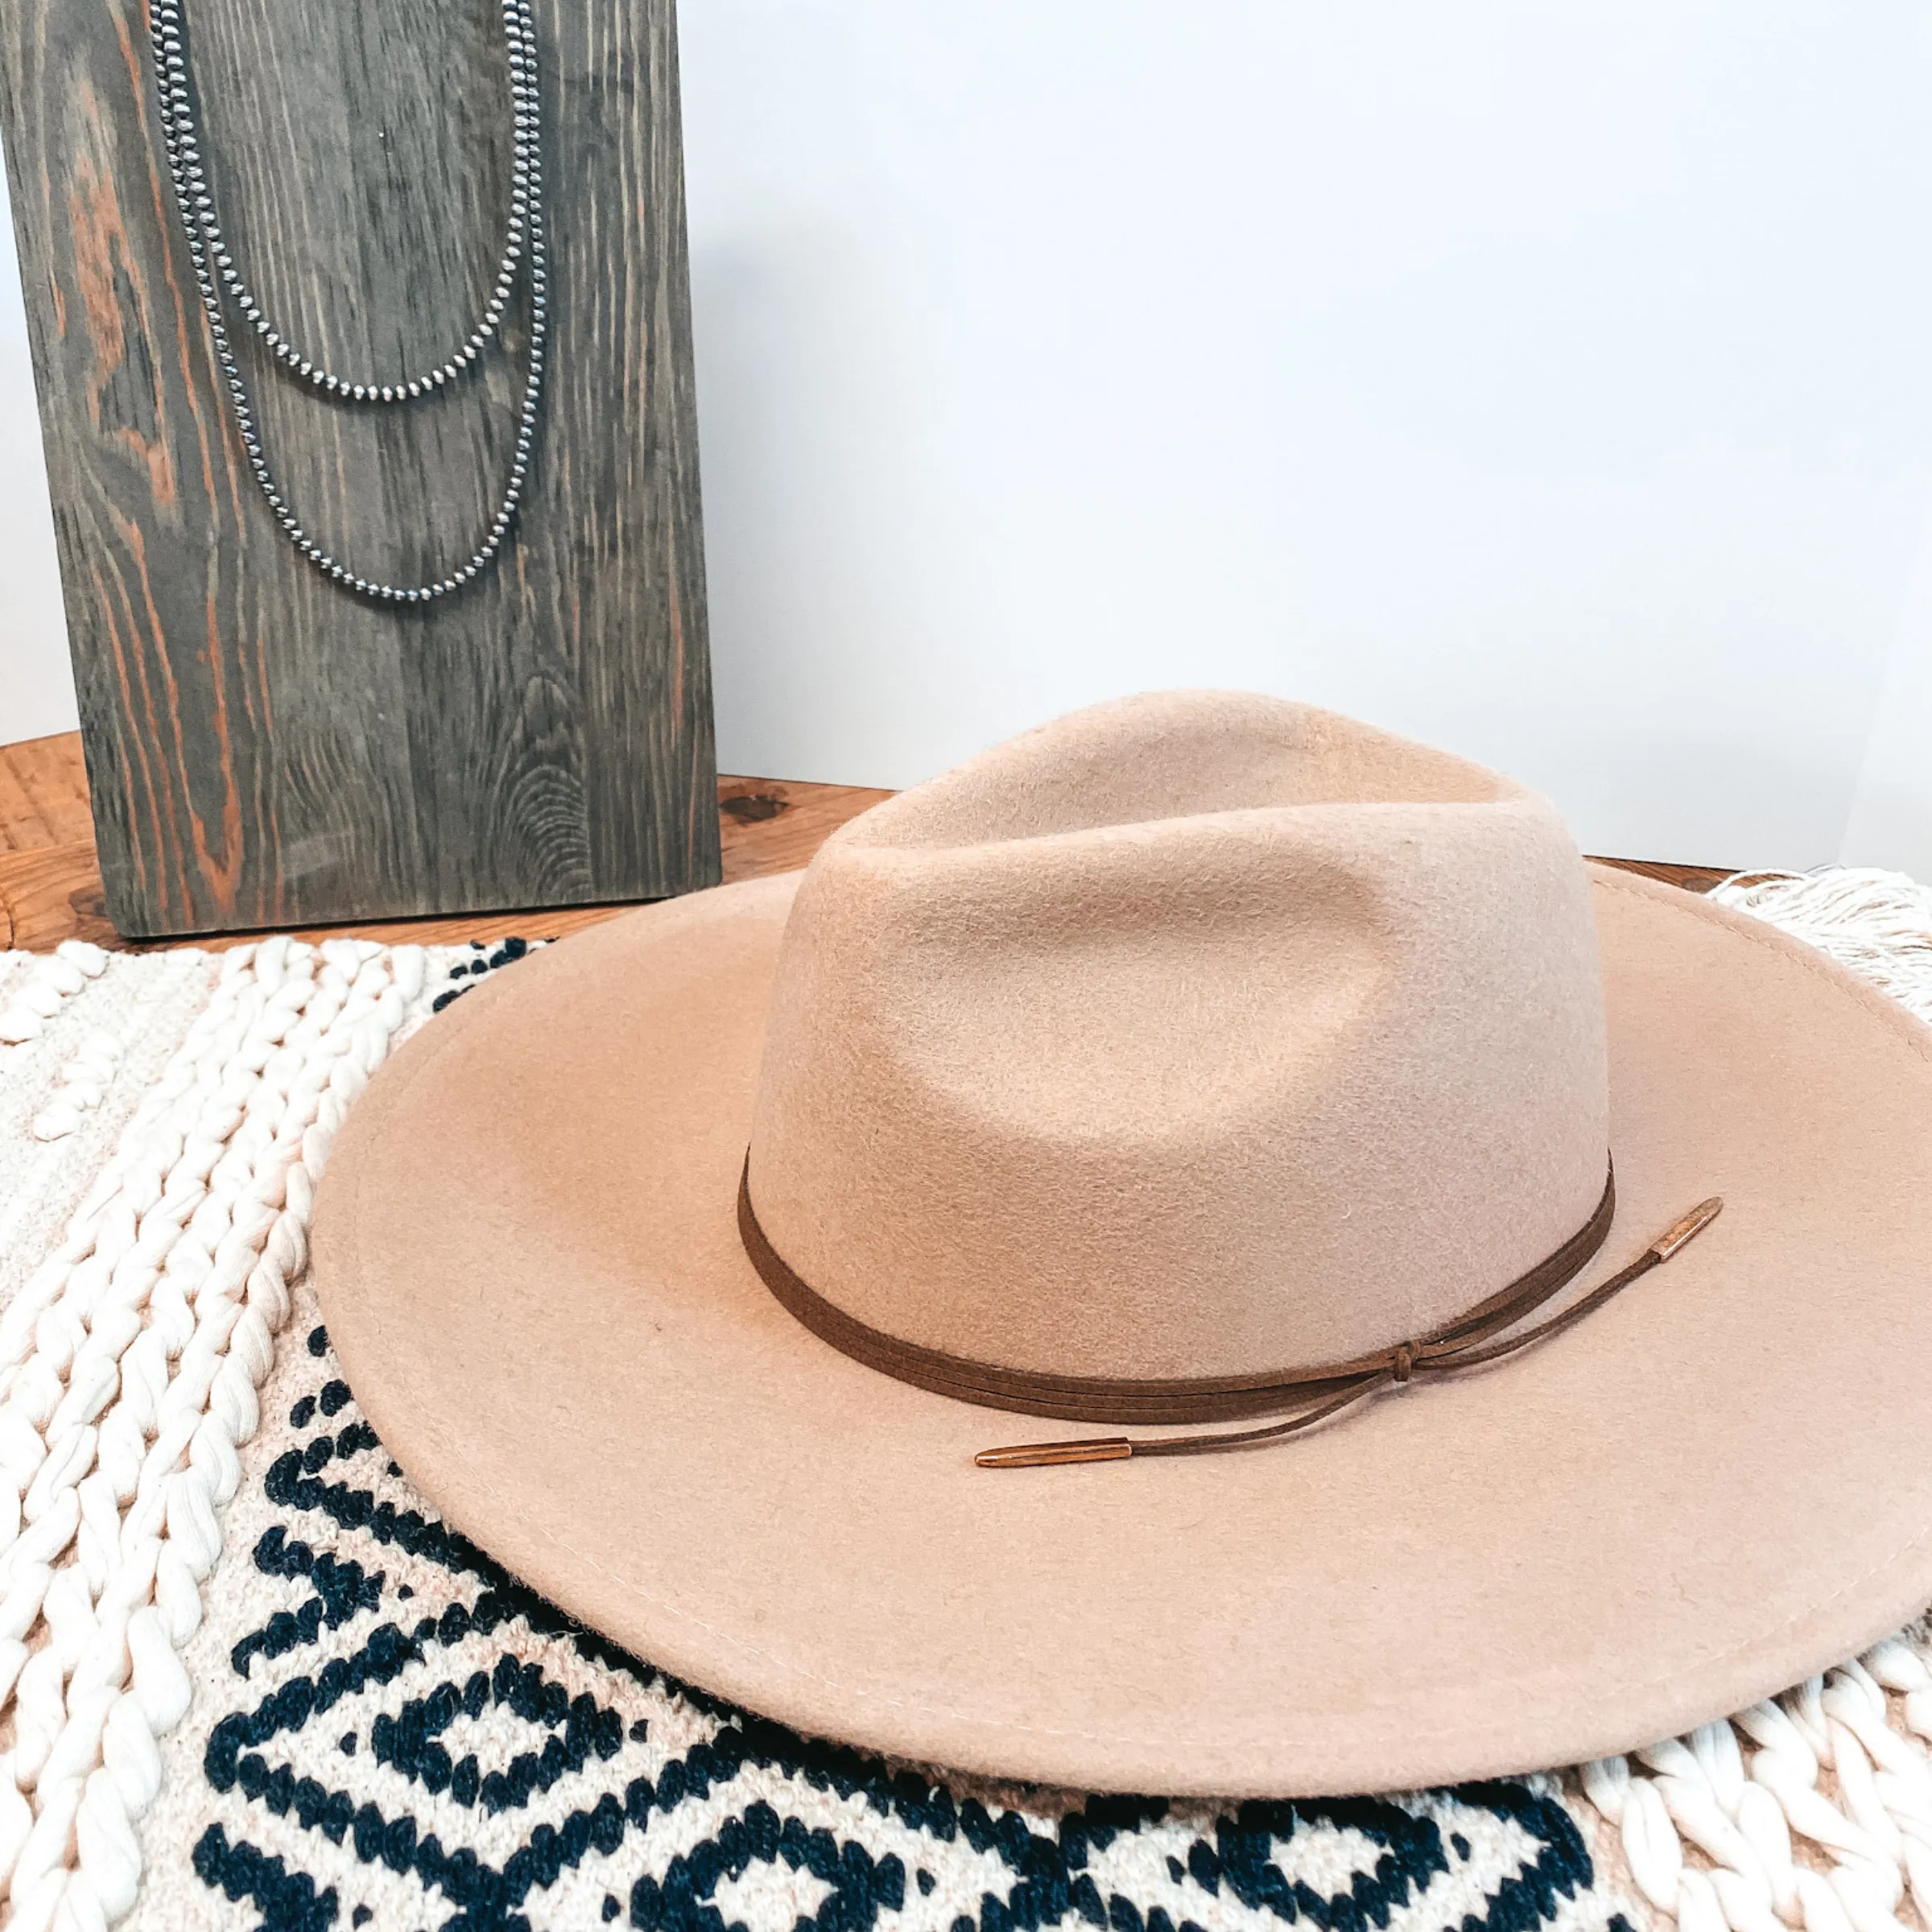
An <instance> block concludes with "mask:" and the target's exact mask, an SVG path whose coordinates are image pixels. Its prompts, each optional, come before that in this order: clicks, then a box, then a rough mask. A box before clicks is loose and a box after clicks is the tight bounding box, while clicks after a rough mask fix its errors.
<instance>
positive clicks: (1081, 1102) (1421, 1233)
mask: <svg viewBox="0 0 1932 1932" xmlns="http://www.w3.org/2000/svg"><path fill="white" fill-rule="evenodd" d="M1608 1134H1609V1101H1608V1088H1607V1082H1606V1075H1605V1071H1604V1029H1603V1001H1602V995H1601V990H1600V981H1599V976H1598V972H1597V963H1596V933H1595V931H1594V929H1593V928H1592V926H1591V917H1590V906H1589V895H1588V893H1587V889H1586V887H1585V886H1584V882H1583V868H1582V865H1581V863H1580V862H1579V859H1578V857H1577V853H1576V850H1575V847H1574V846H1573V845H1572V844H1571V840H1570V836H1569V834H1568V832H1567V831H1566V829H1565V828H1564V826H1563V821H1562V820H1561V819H1559V818H1558V816H1557V815H1556V813H1555V812H1554V810H1552V808H1551V807H1550V806H1549V805H1548V804H1546V803H1545V802H1544V801H1543V800H1542V799H1539V798H1538V797H1536V796H1535V795H1534V794H1533V793H1530V792H1529V791H1525V790H1524V789H1523V788H1522V787H1521V786H1517V785H1515V784H1513V783H1511V782H1509V780H1507V779H1504V778H1498V777H1496V775H1495V774H1492V773H1489V772H1486V771H1484V770H1480V768H1479V767H1477V766H1472V765H1465V764H1463V763H1462V762H1459V761H1458V760H1455V759H1451V758H1446V757H1444V756H1443V754H1442V753H1437V752H1432V751H1429V750H1426V749H1424V748H1422V747H1421V746H1418V745H1410V744H1408V743H1406V741H1402V740H1401V739H1397V738H1393V737H1388V736H1386V735H1385V734H1384V733H1379V732H1375V731H1372V730H1370V729H1368V728H1367V727H1366V726H1364V725H1356V724H1353V723H1352V722H1350V721H1349V720H1346V719H1343V718H1338V717H1335V716H1331V715H1330V714H1327V713H1325V712H1318V711H1313V710H1311V709H1309V708H1307V707H1305V706H1302V705H1295V704H1285V703H1282V702H1281V701H1279V700H1274V699H1268V698H1260V697H1250V696H1244V695H1241V694H1237V693H1227V692H1179V693H1173V692H1169V693H1162V694H1159V695H1158V696H1150V697H1143V698H1137V699H1131V700H1125V701H1123V702H1121V703H1118V704H1108V705H1103V706H1100V707H1098V708H1095V709H1093V710H1091V711H1086V712H1078V713H1076V714H1075V715H1074V716H1072V717H1071V718H1067V719H1063V720H1060V721H1059V722H1058V723H1057V724H1055V725H1048V726H1046V727H1044V728H1042V729H1040V730H1038V731H1034V732H1031V733H1028V734H1026V737H1022V738H1021V739H1018V740H1017V741H1013V742H1012V743H1010V744H1008V745H1001V746H999V747H997V748H996V749H994V750H993V751H992V752H990V753H987V754H986V755H985V756H984V757H982V758H978V759H976V760H974V761H973V762H971V763H970V764H968V765H966V766H963V767H961V768H960V770H957V771H956V772H953V773H950V774H947V775H946V776H945V777H943V778H939V779H937V780H935V781H934V782H932V783H931V784H929V785H924V786H919V787H918V788H917V789H915V790H914V791H909V792H906V793H903V794H902V795H900V796H899V797H898V798H896V799H892V800H890V802H889V803H886V804H884V805H882V806H881V807H877V809H876V810H874V811H870V812H868V813H866V814H865V815H864V816H863V817H861V818H860V819H856V820H854V821H853V822H852V824H850V825H848V826H847V827H846V828H844V829H843V830H842V831H841V832H837V833H835V834H834V835H833V836H832V838H831V839H830V840H828V841H827V843H826V844H825V846H824V848H823V849H822V850H821V851H820V852H819V854H818V856H817V857H816V858H815V860H814V861H813V862H812V864H811V867H810V868H809V869H808V871H807V875H806V878H805V882H804V884H803V886H802V887H801V889H800V890H799V900H798V904H797V906H796V907H795V910H794V913H793V915H792V919H791V924H790V927H789V928H788V930H787V933H786V940H785V944H784V946H783V947H782V951H781V953H780V956H779V960H778V973H777V977H776V980H775V983H774V989H773V993H772V998H771V1020H770V1033H769V1034H768V1036H767V1040H766V1051H765V1056H764V1063H763V1071H762V1076H761V1079H760V1084H759V1092H758V1104H757V1108H756V1111H755V1113H754V1116H753V1130H752V1137H751V1170H750V1182H751V1195H752V1199H753V1203H754V1205H755V1206H756V1208H757V1211H758V1219H759V1220H760V1222H761V1224H762V1225H763V1227H764V1229H765V1232H766V1236H768V1237H769V1239H770V1241H771V1243H772V1245H773V1246H774V1247H775V1248H776V1249H777V1250H778V1253H780V1254H781V1255H782V1257H784V1259H785V1261H786V1262H787V1263H788V1264H789V1265H790V1266H791V1269H793V1271H794V1272H795V1274H799V1276H801V1277H802V1278H803V1279H804V1281H805V1282H807V1284H808V1285H809V1286H811V1288H812V1289H813V1290H814V1291H815V1293H817V1294H819V1295H821V1296H823V1297H824V1298H825V1299H826V1300H828V1301H829V1302H832V1304H833V1305H834V1306H835V1307H838V1308H839V1309H840V1310H842V1311H844V1312H845V1313H846V1314H848V1315H852V1316H854V1317H856V1318H857V1319H858V1320H860V1321H861V1322H863V1323H866V1324H867V1325H868V1326H869V1327H873V1328H877V1329H881V1330H883V1331H885V1332H886V1334H888V1335H894V1336H897V1337H898V1338H900V1339H901V1340H905V1341H908V1342H912V1343H915V1344H919V1346H921V1347H923V1348H934V1349H937V1350H939V1351H941V1352H943V1353H945V1354H947V1355H951V1356H963V1357H965V1358H966V1359H968V1360H972V1361H979V1362H988V1363H993V1364H997V1365H998V1366H1001V1367H1003V1368H1009V1369H1028V1370H1033V1371H1036V1372H1038V1373H1047V1374H1054V1375H1067V1376H1121V1377H1197V1376H1216V1375H1248V1374H1253V1373H1261V1372H1263V1371H1273V1370H1281V1371H1283V1372H1285V1373H1291V1372H1293V1371H1295V1370H1298V1369H1312V1368H1315V1367H1318V1366H1320V1365H1322V1364H1327V1363H1332V1362H1340V1361H1347V1360H1351V1359H1352V1358H1354V1357H1356V1356H1361V1355H1364V1354H1368V1353H1369V1352H1373V1351H1375V1350H1378V1349H1381V1348H1387V1347H1389V1346H1391V1345H1393V1344H1395V1343H1397V1342H1401V1341H1403V1340H1407V1339H1409V1338H1410V1337H1412V1336H1415V1335H1422V1334H1423V1333H1426V1331H1429V1330H1430V1329H1432V1328H1434V1327H1437V1326H1438V1325H1439V1324H1440V1323H1443V1322H1445V1321H1447V1320H1448V1319H1451V1318H1452V1317H1454V1316H1455V1315H1460V1314H1462V1313H1463V1311H1465V1310H1467V1309H1469V1308H1471V1307H1474V1306H1475V1305H1476V1303H1477V1302H1480V1301H1482V1300H1484V1298H1486V1297H1487V1296H1488V1295H1490V1294H1494V1293H1495V1292H1496V1290H1499V1289H1501V1288H1502V1287H1504V1286H1506V1285H1507V1284H1508V1283H1509V1282H1513V1281H1514V1280H1515V1279H1517V1277H1519V1276H1520V1275H1521V1274H1525V1272H1526V1271H1527V1270H1528V1269H1530V1268H1532V1267H1534V1266H1535V1265H1537V1264H1538V1262H1540V1261H1542V1260H1544V1259H1545V1258H1546V1257H1547V1256H1549V1255H1550V1253H1553V1252H1554V1250H1555V1249H1557V1248H1558V1247H1559V1246H1561V1245H1562V1244H1563V1242H1564V1241H1566V1240H1567V1239H1568V1238H1569V1237H1570V1236H1571V1235H1573V1234H1575V1232H1576V1231H1577V1230H1578V1228H1580V1227H1581V1226H1582V1225H1583V1223H1584V1222H1585V1221H1586V1220H1587V1219H1588V1218H1589V1216H1590V1213H1591V1209H1592V1208H1594V1207H1595V1206H1596V1202H1597V1198H1598V1196H1599V1195H1600V1194H1601V1192H1602V1191H1603V1186H1604V1151H1605V1146H1606V1143H1607V1141H1608Z"/></svg>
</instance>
